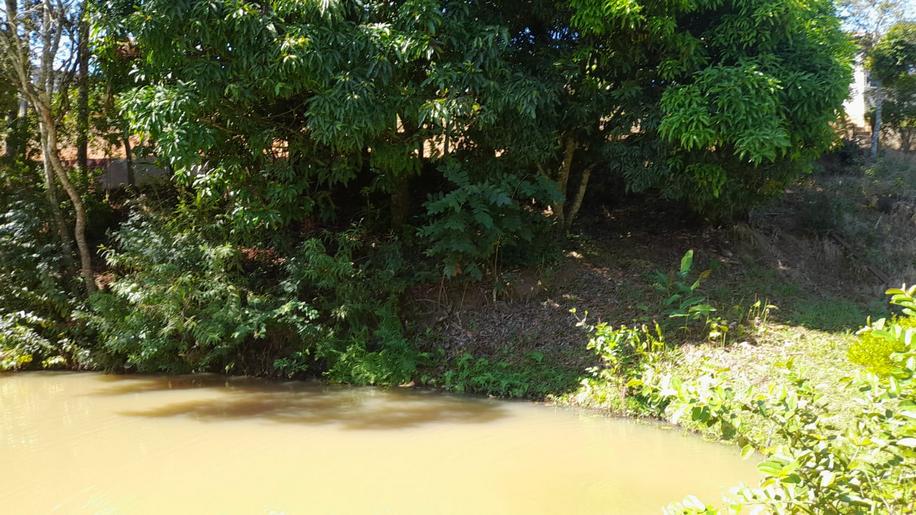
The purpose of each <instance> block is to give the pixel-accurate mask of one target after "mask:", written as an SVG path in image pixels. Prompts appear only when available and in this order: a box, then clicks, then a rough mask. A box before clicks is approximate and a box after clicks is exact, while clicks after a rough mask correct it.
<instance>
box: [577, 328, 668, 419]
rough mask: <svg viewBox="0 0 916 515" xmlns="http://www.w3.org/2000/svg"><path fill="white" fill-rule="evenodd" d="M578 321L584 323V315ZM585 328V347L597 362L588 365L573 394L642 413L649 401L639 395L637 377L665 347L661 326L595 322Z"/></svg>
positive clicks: (655, 360)
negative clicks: (584, 376)
mask: <svg viewBox="0 0 916 515" xmlns="http://www.w3.org/2000/svg"><path fill="white" fill-rule="evenodd" d="M580 325H585V319H584V318H583V319H582V320H580ZM589 329H590V333H591V337H590V338H589V341H588V349H589V350H591V351H592V352H594V353H595V356H596V357H598V359H599V360H600V362H601V364H600V365H599V366H597V367H592V368H590V369H588V373H589V376H588V377H586V378H585V379H583V380H582V383H581V388H580V390H579V392H578V393H577V397H578V398H579V399H580V400H586V401H587V404H598V405H601V406H608V407H611V408H614V409H615V410H617V411H620V412H635V413H639V414H643V413H646V412H647V410H648V404H649V403H651V402H652V401H651V400H650V399H648V398H646V397H645V396H643V395H642V391H641V390H642V389H641V387H640V385H641V382H640V381H641V378H642V376H643V374H644V373H645V372H646V370H651V369H652V368H653V367H654V366H656V365H657V364H658V363H659V362H660V361H661V359H662V358H663V357H664V356H665V355H666V354H665V351H666V350H668V349H669V347H668V344H667V343H666V342H665V337H664V335H663V334H662V330H661V327H659V325H658V324H657V323H656V324H654V326H653V327H651V328H650V327H649V326H647V325H645V324H643V325H637V326H632V327H628V326H620V327H619V328H615V327H613V326H611V325H608V324H605V323H599V324H597V325H595V326H593V327H590V328H589ZM649 412H651V411H649Z"/></svg>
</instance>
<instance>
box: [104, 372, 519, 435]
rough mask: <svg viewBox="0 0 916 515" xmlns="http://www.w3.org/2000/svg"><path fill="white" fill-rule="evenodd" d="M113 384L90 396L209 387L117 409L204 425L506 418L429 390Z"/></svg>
mask: <svg viewBox="0 0 916 515" xmlns="http://www.w3.org/2000/svg"><path fill="white" fill-rule="evenodd" d="M106 377H108V379H106V380H107V381H111V382H113V383H115V384H114V385H111V386H108V387H106V388H103V389H100V390H98V391H97V392H95V395H129V394H144V393H161V392H163V391H179V390H188V389H200V388H206V389H212V390H214V391H215V392H218V394H219V395H218V396H217V397H213V398H204V399H192V400H182V401H175V402H168V403H163V404H160V405H157V406H154V407H150V408H144V409H135V410H126V411H121V412H119V414H121V415H127V416H133V417H150V418H163V417H192V418H194V419H196V420H200V421H203V422H221V421H227V420H239V419H260V420H264V421H270V422H278V423H286V424H337V425H339V426H340V427H341V428H343V429H348V430H360V429H362V430H365V429H370V430H378V429H404V428H409V427H416V426H420V425H426V424H433V423H467V424H474V423H477V424H479V423H486V422H492V421H494V420H497V419H499V418H501V417H503V416H505V415H506V410H505V408H504V407H503V406H502V405H501V404H500V403H498V402H494V401H489V400H483V399H468V398H457V397H450V396H446V395H441V394H436V393H433V392H428V391H405V390H400V389H392V390H380V389H371V388H348V387H328V386H322V385H317V384H308V383H270V382H266V381H259V380H255V379H246V378H230V379H226V378H221V377H216V376H195V377H187V376H180V377H151V378H144V379H142V380H136V379H125V380H122V381H120V382H119V381H118V379H117V378H111V376H106Z"/></svg>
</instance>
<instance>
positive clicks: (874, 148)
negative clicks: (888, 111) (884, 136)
mask: <svg viewBox="0 0 916 515" xmlns="http://www.w3.org/2000/svg"><path fill="white" fill-rule="evenodd" d="M874 87H875V120H874V123H873V124H872V132H871V158H872V159H878V147H880V146H881V107H882V104H884V92H883V91H881V82H880V81H878V80H875V86H874Z"/></svg>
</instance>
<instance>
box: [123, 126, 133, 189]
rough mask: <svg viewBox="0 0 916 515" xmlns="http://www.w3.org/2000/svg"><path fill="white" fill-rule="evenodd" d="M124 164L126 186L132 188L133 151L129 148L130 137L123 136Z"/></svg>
mask: <svg viewBox="0 0 916 515" xmlns="http://www.w3.org/2000/svg"><path fill="white" fill-rule="evenodd" d="M122 141H123V142H124V164H125V167H126V168H127V185H128V186H133V185H134V183H135V182H136V177H134V151H133V149H131V147H130V136H128V135H127V134H124V137H123V140H122Z"/></svg>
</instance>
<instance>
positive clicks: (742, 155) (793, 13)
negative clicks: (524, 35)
mask: <svg viewBox="0 0 916 515" xmlns="http://www.w3.org/2000/svg"><path fill="white" fill-rule="evenodd" d="M571 6H572V8H573V12H572V13H571V17H570V24H571V25H570V28H571V29H573V30H574V31H575V33H576V36H575V40H576V41H577V42H578V48H577V52H576V53H575V54H574V55H576V56H579V59H580V60H581V61H582V70H583V73H582V77H583V80H582V82H581V85H580V86H577V87H576V88H573V89H574V90H577V91H588V90H587V89H585V88H584V87H583V86H587V85H589V84H593V88H594V89H595V90H597V91H601V92H603V94H605V95H606V100H605V101H604V102H603V103H602V105H599V106H598V108H597V109H596V110H595V111H594V112H593V113H591V114H590V116H589V118H590V125H591V126H592V127H596V128H598V130H597V131H595V135H596V138H595V139H594V140H592V144H591V145H590V147H591V148H592V151H591V153H592V155H594V156H597V157H599V158H600V159H602V161H603V162H604V163H606V165H605V166H608V167H611V168H612V169H614V168H616V169H617V170H619V174H620V175H622V177H623V178H624V182H625V184H626V185H627V187H628V188H629V189H631V190H635V191H644V190H648V189H657V190H659V191H660V192H661V193H662V195H664V196H666V197H670V198H675V199H683V200H686V201H688V202H689V203H690V204H691V205H692V206H693V207H694V208H695V209H696V210H697V211H700V212H701V213H703V214H706V215H708V216H710V217H728V216H732V215H735V214H741V213H742V212H746V211H747V209H748V208H749V207H750V206H751V205H753V203H754V202H755V201H757V200H758V199H760V198H761V197H763V196H766V195H771V194H774V193H776V192H778V191H780V190H781V187H782V186H783V185H784V184H786V183H787V182H788V181H790V180H791V179H794V178H795V177H797V176H798V174H799V173H801V172H802V171H804V170H805V169H806V168H807V167H809V166H810V163H811V162H812V161H813V158H814V157H816V156H817V155H819V153H820V152H822V151H824V150H825V149H826V148H827V147H828V146H829V144H830V143H831V142H832V138H833V135H832V132H831V130H830V123H831V122H832V121H833V120H834V119H835V117H836V115H837V113H838V112H839V109H840V108H841V106H842V102H843V100H844V99H845V97H846V95H847V89H848V84H849V81H850V77H851V67H850V58H851V47H850V46H849V43H848V41H847V39H846V37H845V36H844V34H843V33H842V31H841V30H840V24H839V20H838V19H837V17H836V14H835V12H834V10H833V5H832V3H831V2H829V1H827V0H808V1H804V2H792V1H786V0H766V1H761V2H753V3H747V2H738V1H725V2H720V1H710V2H691V3H687V4H683V5H678V6H671V5H669V4H668V3H666V2H656V1H654V0H643V1H635V0H633V1H625V2H605V1H603V0H573V1H572V2H571ZM593 97H594V95H587V98H593ZM574 106H575V104H572V105H561V107H560V111H562V112H566V111H570V110H572V109H573V108H574ZM615 123H616V126H615ZM604 131H607V133H602V132H604Z"/></svg>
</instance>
